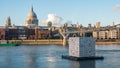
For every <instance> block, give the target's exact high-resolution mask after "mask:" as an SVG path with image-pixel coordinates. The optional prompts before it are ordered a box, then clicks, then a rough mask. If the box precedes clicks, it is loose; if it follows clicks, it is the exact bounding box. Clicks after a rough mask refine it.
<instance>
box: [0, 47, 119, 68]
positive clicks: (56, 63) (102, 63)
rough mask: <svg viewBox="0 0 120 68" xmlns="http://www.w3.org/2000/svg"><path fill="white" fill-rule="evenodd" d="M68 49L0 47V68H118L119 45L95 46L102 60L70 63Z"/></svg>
mask: <svg viewBox="0 0 120 68" xmlns="http://www.w3.org/2000/svg"><path fill="white" fill-rule="evenodd" d="M61 55H68V47H67V46H60V45H40V46H36V45H35V46H26V45H22V46H15V47H14V46H13V47H10V46H8V47H0V68H120V45H97V46H96V55H98V56H104V60H87V61H79V62H78V61H70V60H66V59H62V58H61Z"/></svg>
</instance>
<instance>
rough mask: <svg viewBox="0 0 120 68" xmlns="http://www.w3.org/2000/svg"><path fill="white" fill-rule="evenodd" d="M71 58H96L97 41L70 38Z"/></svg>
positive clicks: (90, 38) (89, 38)
mask: <svg viewBox="0 0 120 68" xmlns="http://www.w3.org/2000/svg"><path fill="white" fill-rule="evenodd" d="M69 56H74V57H92V56H95V39H94V38H92V37H71V38H69Z"/></svg>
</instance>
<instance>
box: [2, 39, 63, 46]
mask: <svg viewBox="0 0 120 68" xmlns="http://www.w3.org/2000/svg"><path fill="white" fill-rule="evenodd" d="M2 41H3V40H1V41H0V42H2ZM8 42H9V43H15V44H21V45H49V44H55V45H62V44H63V40H62V39H59V40H58V39H54V40H51V39H50V40H8Z"/></svg>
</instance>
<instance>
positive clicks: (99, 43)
mask: <svg viewBox="0 0 120 68" xmlns="http://www.w3.org/2000/svg"><path fill="white" fill-rule="evenodd" d="M116 44H117V45H119V44H120V42H96V45H116Z"/></svg>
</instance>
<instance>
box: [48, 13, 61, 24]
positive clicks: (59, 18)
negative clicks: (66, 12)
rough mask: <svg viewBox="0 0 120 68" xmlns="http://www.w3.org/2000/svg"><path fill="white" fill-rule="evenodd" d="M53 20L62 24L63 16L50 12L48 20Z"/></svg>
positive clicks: (53, 22) (54, 22)
mask: <svg viewBox="0 0 120 68" xmlns="http://www.w3.org/2000/svg"><path fill="white" fill-rule="evenodd" d="M49 21H51V22H52V24H53V25H60V24H61V21H62V18H61V17H59V16H57V15H56V14H48V19H47V20H46V22H49Z"/></svg>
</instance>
